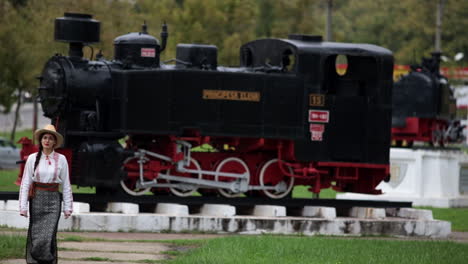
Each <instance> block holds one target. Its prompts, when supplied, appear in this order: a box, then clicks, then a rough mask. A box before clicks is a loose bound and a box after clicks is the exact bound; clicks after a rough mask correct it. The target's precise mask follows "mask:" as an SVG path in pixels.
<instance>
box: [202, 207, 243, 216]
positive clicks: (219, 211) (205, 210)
mask: <svg viewBox="0 0 468 264" xmlns="http://www.w3.org/2000/svg"><path fill="white" fill-rule="evenodd" d="M200 215H207V216H221V217H230V216H234V215H236V208H235V207H234V206H231V205H227V204H205V205H203V206H202V207H201V209H200Z"/></svg>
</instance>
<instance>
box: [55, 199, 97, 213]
mask: <svg viewBox="0 0 468 264" xmlns="http://www.w3.org/2000/svg"><path fill="white" fill-rule="evenodd" d="M62 206H63V205H62ZM62 208H63V207H62ZM89 212H90V206H89V203H80V202H73V213H74V214H78V213H89Z"/></svg>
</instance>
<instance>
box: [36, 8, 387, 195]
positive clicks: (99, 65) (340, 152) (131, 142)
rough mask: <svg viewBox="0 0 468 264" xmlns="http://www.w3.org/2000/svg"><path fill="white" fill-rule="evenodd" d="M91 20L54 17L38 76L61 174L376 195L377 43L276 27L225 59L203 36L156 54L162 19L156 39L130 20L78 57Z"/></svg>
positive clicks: (90, 179)
mask: <svg viewBox="0 0 468 264" xmlns="http://www.w3.org/2000/svg"><path fill="white" fill-rule="evenodd" d="M99 28H100V23H99V22H98V21H96V20H94V19H92V17H91V16H90V15H85V14H73V13H66V14H65V16H64V17H61V18H57V19H56V20H55V40H57V41H62V42H68V43H70V44H69V45H70V49H69V55H68V56H62V55H55V56H53V57H52V58H51V59H50V60H49V61H48V62H47V63H46V65H45V67H44V70H43V72H42V76H41V81H40V87H39V97H40V101H41V103H42V107H43V110H44V115H45V116H47V117H49V118H51V120H52V123H53V124H55V125H56V126H57V128H58V130H59V131H60V132H61V133H62V134H63V135H64V137H65V145H64V148H63V149H62V153H64V154H65V155H66V156H67V158H68V159H69V162H70V164H71V166H70V168H71V171H70V173H71V174H70V175H71V181H72V183H73V184H76V185H78V186H95V187H96V188H97V191H98V192H108V191H115V190H117V189H120V188H122V189H123V190H125V192H127V193H128V194H131V195H141V194H145V193H147V192H148V191H152V192H153V193H169V192H171V193H173V194H175V195H178V196H188V195H192V194H193V193H194V192H195V191H199V192H200V193H201V194H203V195H205V194H207V195H213V194H221V195H222V196H225V197H235V196H238V195H240V194H245V195H264V196H267V197H271V198H283V197H285V196H288V195H289V194H290V192H291V190H292V188H293V186H295V185H299V184H300V185H308V186H310V187H311V188H310V189H309V190H310V191H312V192H315V193H318V192H320V190H321V189H322V188H330V187H333V188H334V189H336V190H339V191H353V192H362V193H377V192H378V191H376V190H375V186H376V185H377V184H378V183H379V182H381V181H382V179H384V178H386V177H388V176H389V146H390V124H391V87H392V83H393V82H392V72H393V56H392V53H391V52H390V51H388V50H387V49H384V48H381V47H378V46H374V45H367V44H347V43H332V42H323V41H322V39H321V37H318V36H310V35H290V36H289V39H260V40H255V41H252V42H249V43H246V44H244V45H242V46H241V48H240V66H239V67H223V66H218V63H217V47H216V46H213V45H202V44H178V45H177V50H176V58H175V59H173V60H171V61H172V62H175V63H172V64H169V62H165V63H162V62H161V61H160V54H161V53H162V52H163V51H164V49H165V46H166V41H167V36H168V33H167V26H166V25H164V26H163V31H162V33H161V43H160V42H159V41H158V40H157V39H156V38H154V37H153V36H151V35H149V34H148V33H147V28H146V25H143V27H142V31H141V32H137V33H129V34H126V35H123V36H120V37H118V38H116V39H115V40H114V47H115V53H114V58H113V60H106V59H105V58H103V57H102V55H101V54H98V55H97V56H96V60H92V59H91V60H87V59H85V58H83V51H82V49H83V46H84V45H88V44H90V43H95V42H98V41H99ZM337 57H342V58H345V59H347V61H348V67H347V69H346V72H340V71H337V66H336V63H337ZM122 139H124V141H125V144H122V142H123V140H122ZM119 140H120V142H119ZM122 145H125V146H124V147H123V146H122ZM204 148H205V149H208V151H204Z"/></svg>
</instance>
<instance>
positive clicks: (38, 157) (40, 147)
mask: <svg viewBox="0 0 468 264" xmlns="http://www.w3.org/2000/svg"><path fill="white" fill-rule="evenodd" d="M42 135H43V134H42ZM42 135H41V137H40V140H39V152H37V156H36V161H35V162H34V170H33V175H34V172H36V168H37V165H38V164H39V160H40V159H41V156H42V143H41V142H40V141H41V140H42Z"/></svg>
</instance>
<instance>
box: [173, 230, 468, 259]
mask: <svg viewBox="0 0 468 264" xmlns="http://www.w3.org/2000/svg"><path fill="white" fill-rule="evenodd" d="M467 260H468V244H462V243H454V242H447V241H444V242H442V241H401V240H398V241H396V240H386V239H365V238H337V237H290V236H232V237H224V238H217V239H212V240H208V241H207V242H205V243H203V244H202V246H201V247H199V248H197V249H194V250H191V251H189V252H188V253H186V254H183V255H181V256H179V257H177V258H175V259H174V260H169V261H166V262H167V263H171V264H183V263H223V264H228V263H307V264H309V263H321V264H322V263H333V264H335V263H379V264H382V263H392V264H394V263H408V264H418V263H466V262H467Z"/></svg>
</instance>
